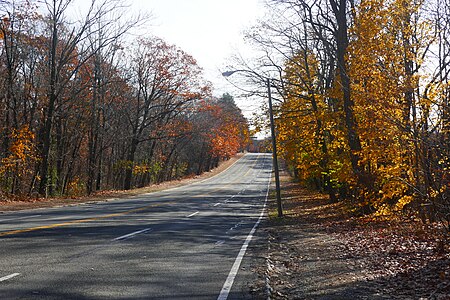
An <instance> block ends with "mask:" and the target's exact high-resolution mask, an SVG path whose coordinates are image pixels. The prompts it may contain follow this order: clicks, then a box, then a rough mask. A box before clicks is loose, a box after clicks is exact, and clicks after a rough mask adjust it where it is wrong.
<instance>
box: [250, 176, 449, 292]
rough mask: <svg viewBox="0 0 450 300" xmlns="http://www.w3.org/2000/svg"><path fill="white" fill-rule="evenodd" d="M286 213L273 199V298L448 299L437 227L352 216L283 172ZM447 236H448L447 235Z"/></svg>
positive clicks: (265, 272) (444, 248)
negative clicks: (278, 209)
mask: <svg viewBox="0 0 450 300" xmlns="http://www.w3.org/2000/svg"><path fill="white" fill-rule="evenodd" d="M282 194H283V205H284V212H285V216H284V218H283V219H278V218H277V217H276V203H275V201H274V199H272V201H271V202H270V208H269V219H268V221H267V222H266V223H265V225H264V228H262V229H261V230H262V231H264V234H267V235H268V240H269V245H268V250H266V251H267V257H268V260H267V262H268V264H267V268H261V269H258V272H259V273H260V277H261V278H262V277H266V282H267V285H266V286H265V287H264V286H262V285H261V286H260V292H262V291H261V289H265V290H267V289H268V290H269V291H270V293H269V294H270V298H271V299H450V253H449V245H448V243H446V242H445V240H444V238H445V236H444V235H443V234H441V231H440V228H439V226H438V225H433V226H432V225H424V224H421V223H420V222H419V221H417V220H413V219H401V218H395V219H393V218H392V219H390V220H388V219H375V218H369V217H364V218H361V217H359V218H358V217H353V216H351V214H349V213H348V212H347V210H346V207H345V204H344V203H342V202H341V203H334V204H330V201H329V199H328V197H327V196H324V195H322V194H319V193H317V192H312V191H308V190H306V189H304V188H302V187H300V186H299V185H298V184H297V183H295V182H293V181H292V180H291V178H290V177H289V176H287V175H286V174H284V175H283V176H282ZM447 241H448V240H447Z"/></svg>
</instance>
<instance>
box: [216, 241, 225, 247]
mask: <svg viewBox="0 0 450 300" xmlns="http://www.w3.org/2000/svg"><path fill="white" fill-rule="evenodd" d="M224 243H225V241H222V240H221V241H217V242H216V243H215V244H214V245H215V246H220V245H222V244H224Z"/></svg>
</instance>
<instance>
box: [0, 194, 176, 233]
mask: <svg viewBox="0 0 450 300" xmlns="http://www.w3.org/2000/svg"><path fill="white" fill-rule="evenodd" d="M173 203H175V202H165V203H158V204H151V205H147V206H144V207H140V208H135V209H131V210H127V211H123V212H119V213H113V214H107V215H103V216H98V217H93V218H86V219H79V220H73V221H69V222H63V223H56V224H50V225H43V226H36V227H29V228H24V229H17V230H10V231H3V232H0V237H2V236H7V235H14V234H19V233H25V232H31V231H37V230H43V229H52V228H57V227H63V226H68V225H73V224H81V223H88V222H93V221H98V220H102V219H107V218H113V217H118V216H124V215H128V214H131V213H135V212H138V211H143V210H146V209H148V208H151V207H156V206H160V205H162V204H173Z"/></svg>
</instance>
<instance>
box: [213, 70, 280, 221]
mask: <svg viewBox="0 0 450 300" xmlns="http://www.w3.org/2000/svg"><path fill="white" fill-rule="evenodd" d="M236 72H247V73H251V74H253V75H256V76H258V77H260V78H262V79H264V80H265V81H266V84H267V94H268V97H269V116H270V133H271V135H272V151H273V152H272V158H273V166H274V168H275V188H276V193H277V210H278V217H279V218H281V217H282V216H283V206H282V205H281V189H280V172H279V169H278V155H277V140H276V135H275V122H274V119H273V110H272V92H271V90H270V87H271V83H270V81H271V79H270V78H269V77H263V76H261V75H259V74H257V73H256V72H253V71H249V70H232V71H226V72H223V73H222V76H224V77H229V76H231V75H233V74H234V73H236Z"/></svg>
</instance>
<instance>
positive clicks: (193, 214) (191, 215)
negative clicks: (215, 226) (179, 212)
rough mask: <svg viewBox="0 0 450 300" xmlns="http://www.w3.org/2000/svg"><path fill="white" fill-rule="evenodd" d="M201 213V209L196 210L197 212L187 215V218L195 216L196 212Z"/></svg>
mask: <svg viewBox="0 0 450 300" xmlns="http://www.w3.org/2000/svg"><path fill="white" fill-rule="evenodd" d="M199 213H200V212H199V211H196V212H195V213H192V214H190V215H188V216H186V218H190V217H193V216H195V215H196V214H199Z"/></svg>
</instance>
